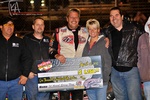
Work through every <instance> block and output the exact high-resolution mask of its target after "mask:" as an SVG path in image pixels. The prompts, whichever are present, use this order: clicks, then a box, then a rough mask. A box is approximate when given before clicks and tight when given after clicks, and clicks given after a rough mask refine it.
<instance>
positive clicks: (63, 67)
mask: <svg viewBox="0 0 150 100" xmlns="http://www.w3.org/2000/svg"><path fill="white" fill-rule="evenodd" d="M37 66H38V70H39V73H38V90H39V91H40V92H46V91H66V90H76V89H88V88H102V87H103V78H102V69H101V68H102V64H101V56H89V57H80V58H69V59H66V62H65V63H64V64H62V63H60V62H59V61H58V60H57V59H51V60H44V61H38V63H37Z"/></svg>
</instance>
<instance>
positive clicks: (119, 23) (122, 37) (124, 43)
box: [104, 7, 142, 100]
mask: <svg viewBox="0 0 150 100" xmlns="http://www.w3.org/2000/svg"><path fill="white" fill-rule="evenodd" d="M110 23H111V25H110V27H108V28H107V29H106V30H105V31H104V33H105V34H106V36H108V37H109V39H110V47H109V52H110V54H111V57H112V66H113V67H112V72H111V82H112V86H113V90H114V93H115V97H116V99H117V100H141V99H142V97H141V89H140V77H139V71H138V68H137V43H138V39H139V36H140V34H141V32H140V31H139V30H138V29H137V28H136V27H135V26H134V25H133V24H131V23H129V22H126V23H125V22H123V15H122V13H121V10H120V8H118V7H114V8H112V9H111V10H110Z"/></svg>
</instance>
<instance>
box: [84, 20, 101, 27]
mask: <svg viewBox="0 0 150 100" xmlns="http://www.w3.org/2000/svg"><path fill="white" fill-rule="evenodd" d="M94 24H95V25H96V26H97V28H98V29H100V23H99V21H98V20H96V19H89V20H87V21H86V28H87V29H88V28H89V26H90V25H94Z"/></svg>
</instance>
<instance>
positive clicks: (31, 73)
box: [28, 72, 37, 79]
mask: <svg viewBox="0 0 150 100" xmlns="http://www.w3.org/2000/svg"><path fill="white" fill-rule="evenodd" d="M34 76H37V74H34V73H33V72H30V73H29V76H28V78H29V79H32V78H34Z"/></svg>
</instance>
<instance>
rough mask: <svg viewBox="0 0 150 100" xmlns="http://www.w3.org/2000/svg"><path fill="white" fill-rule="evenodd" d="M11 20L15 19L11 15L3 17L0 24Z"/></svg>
mask: <svg viewBox="0 0 150 100" xmlns="http://www.w3.org/2000/svg"><path fill="white" fill-rule="evenodd" d="M9 21H11V22H13V23H14V21H13V19H12V18H11V17H3V18H2V19H1V22H0V25H4V24H6V23H7V22H9Z"/></svg>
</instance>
